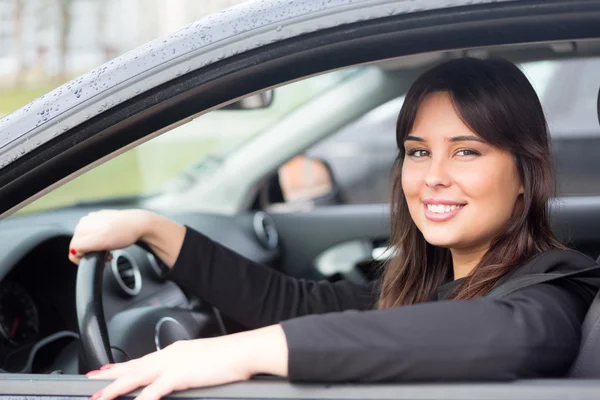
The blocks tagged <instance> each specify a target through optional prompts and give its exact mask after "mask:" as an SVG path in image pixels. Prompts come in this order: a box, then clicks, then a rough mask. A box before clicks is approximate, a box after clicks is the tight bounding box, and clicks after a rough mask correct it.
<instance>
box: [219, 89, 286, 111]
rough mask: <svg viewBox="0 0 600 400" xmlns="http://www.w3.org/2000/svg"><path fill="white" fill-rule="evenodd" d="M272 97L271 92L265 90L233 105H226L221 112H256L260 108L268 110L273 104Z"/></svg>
mask: <svg viewBox="0 0 600 400" xmlns="http://www.w3.org/2000/svg"><path fill="white" fill-rule="evenodd" d="M274 97H275V94H274V91H273V90H266V91H264V92H261V93H258V94H253V95H251V96H248V97H244V98H243V99H241V100H239V101H236V102H235V103H231V104H228V105H226V106H224V107H222V108H221V110H258V109H261V108H268V107H270V106H271V104H273V99H274Z"/></svg>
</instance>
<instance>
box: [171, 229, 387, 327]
mask: <svg viewBox="0 0 600 400" xmlns="http://www.w3.org/2000/svg"><path fill="white" fill-rule="evenodd" d="M167 277H168V278H169V279H170V280H172V281H174V282H175V283H177V284H178V285H180V286H181V287H182V288H184V289H185V290H188V291H190V292H191V293H194V294H196V295H197V296H199V297H200V298H202V299H204V300H206V301H207V302H209V303H210V304H212V305H213V306H215V307H216V308H218V309H219V310H220V311H221V312H222V313H224V314H225V315H227V316H229V317H230V318H232V319H234V320H236V321H237V322H239V323H240V324H242V325H244V326H246V327H248V328H259V327H263V326H268V325H272V324H276V323H279V322H281V321H283V320H287V319H290V318H296V317H300V316H304V315H308V314H319V313H329V312H337V311H344V310H352V309H356V310H367V309H372V308H373V302H374V300H373V299H374V298H375V295H374V293H373V291H374V285H373V284H369V285H364V286H361V285H357V284H353V283H351V282H347V281H340V282H336V283H330V282H327V281H322V282H315V281H305V280H301V279H296V278H291V277H288V276H285V275H284V274H282V273H279V272H277V271H274V270H272V269H270V268H267V267H265V266H263V265H260V264H257V263H255V262H253V261H250V260H247V259H245V258H244V257H242V256H241V255H239V254H237V253H235V252H234V251H232V250H229V249H227V248H226V247H224V246H221V245H220V244H218V243H216V242H213V241H212V240H210V239H209V238H208V237H206V236H204V235H202V234H201V233H199V232H197V231H195V230H193V229H191V228H189V227H187V230H186V234H185V238H184V241H183V245H182V248H181V251H180V253H179V256H178V258H177V261H176V262H175V265H174V266H173V269H172V270H171V272H170V273H169V274H168V276H167Z"/></svg>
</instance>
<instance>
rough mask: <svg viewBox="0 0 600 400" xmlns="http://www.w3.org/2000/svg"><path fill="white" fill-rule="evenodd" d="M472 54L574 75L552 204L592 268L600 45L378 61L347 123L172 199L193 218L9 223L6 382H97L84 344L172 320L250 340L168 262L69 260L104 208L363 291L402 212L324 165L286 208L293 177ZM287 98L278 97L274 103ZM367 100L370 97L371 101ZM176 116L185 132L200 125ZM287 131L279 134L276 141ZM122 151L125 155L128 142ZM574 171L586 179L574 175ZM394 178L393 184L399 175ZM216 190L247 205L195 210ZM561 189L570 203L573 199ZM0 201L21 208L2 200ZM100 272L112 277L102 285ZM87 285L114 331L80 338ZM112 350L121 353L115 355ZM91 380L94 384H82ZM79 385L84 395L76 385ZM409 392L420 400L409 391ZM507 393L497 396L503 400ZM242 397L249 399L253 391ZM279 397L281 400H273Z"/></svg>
mask: <svg viewBox="0 0 600 400" xmlns="http://www.w3.org/2000/svg"><path fill="white" fill-rule="evenodd" d="M464 56H475V57H494V56H497V57H504V58H507V59H509V60H512V61H514V62H516V63H518V64H522V63H528V62H543V61H557V62H559V65H562V64H561V63H564V65H567V66H570V67H569V68H565V69H564V70H561V69H559V70H558V72H559V73H558V74H555V75H552V76H551V79H549V82H550V85H549V87H550V88H551V89H549V90H554V94H552V95H548V96H549V98H557V97H558V98H560V99H561V100H562V102H557V103H549V104H548V105H547V108H546V112H547V113H548V119H549V121H550V130H551V135H552V136H553V149H554V151H555V154H556V157H557V169H558V175H559V194H558V196H557V197H556V198H555V199H553V202H552V204H551V215H552V222H553V227H554V229H555V231H556V233H557V235H558V236H559V237H560V238H561V239H562V240H564V241H565V242H566V243H568V244H569V246H571V247H573V248H576V249H578V250H580V251H582V252H584V253H585V254H587V255H589V256H590V257H592V258H593V259H596V258H598V257H599V256H600V236H599V235H598V232H597V230H596V229H595V225H596V224H595V223H594V221H600V190H599V191H598V192H594V191H593V190H589V188H590V185H591V184H590V183H589V182H590V181H591V180H592V179H594V178H595V177H597V173H596V172H597V168H600V166H598V163H597V162H595V161H596V159H597V156H595V154H597V150H598V143H600V126H599V125H598V122H599V120H600V93H599V92H598V89H599V88H600V74H596V75H594V74H593V72H594V71H598V70H600V68H598V62H597V59H598V57H600V41H598V40H577V41H568V42H564V41H556V42H553V41H550V42H547V41H546V42H536V43H530V44H518V45H509V46H492V47H482V48H468V49H464V50H451V51H442V52H433V53H423V54H419V55H414V56H403V57H394V58H389V59H384V60H382V61H378V62H375V63H372V62H369V63H367V64H365V65H364V67H365V68H368V70H367V72H368V73H369V74H371V73H372V74H373V75H374V76H376V79H373V80H371V81H370V82H366V81H365V82H362V85H363V86H364V88H363V89H364V90H363V91H362V92H358V91H357V93H360V94H361V96H355V97H353V96H352V93H353V92H352V91H350V90H349V89H352V88H356V86H357V84H361V82H360V81H359V82H354V81H348V82H347V83H348V85H346V86H345V85H344V84H340V87H339V89H340V90H342V89H343V90H344V91H343V92H342V93H345V94H346V96H345V99H344V101H343V102H342V100H340V102H339V103H336V104H331V107H330V108H331V110H330V111H329V112H332V113H334V112H335V116H333V117H332V115H326V114H324V115H323V116H319V115H311V114H308V115H310V117H311V118H310V119H311V120H312V121H309V122H312V123H313V125H307V126H309V127H312V126H317V129H310V135H308V134H307V131H306V129H307V127H306V126H304V127H302V126H300V125H298V124H297V120H298V116H294V118H290V119H289V120H287V121H286V120H282V121H280V124H279V125H278V126H276V127H275V128H273V129H272V130H273V132H272V133H271V134H265V135H264V136H261V137H259V138H258V139H257V140H256V141H254V142H253V143H252V144H251V146H250V147H248V148H246V149H244V148H241V149H239V152H238V153H236V154H233V155H232V158H231V159H230V160H229V161H228V163H226V165H224V167H223V169H224V172H222V173H221V174H220V175H219V177H220V178H221V179H224V180H227V179H229V180H228V181H227V182H230V183H227V182H226V183H224V185H225V186H224V187H225V189H223V191H222V193H220V194H218V193H216V190H217V189H218V188H219V186H218V185H215V186H210V185H206V184H205V183H204V182H202V181H201V182H199V183H198V185H197V187H193V188H191V189H190V190H187V191H186V192H185V193H177V194H176V195H175V196H173V198H175V200H177V199H179V200H180V201H181V203H179V204H180V206H177V204H176V202H175V201H174V200H173V199H171V198H167V199H166V200H163V201H155V202H152V201H150V202H147V203H145V202H136V201H132V200H131V199H128V200H126V201H123V200H115V201H106V202H104V203H98V204H75V205H72V206H69V207H62V208H57V209H50V210H45V211H41V212H36V213H31V214H15V215H13V216H10V217H8V218H4V219H3V220H2V221H0V369H1V371H0V372H4V373H5V374H0V385H1V384H2V377H6V376H8V375H12V374H29V373H34V374H39V375H42V376H43V377H42V379H47V380H48V381H52V380H53V379H54V378H55V377H56V376H58V375H77V374H81V373H83V372H86V371H87V370H89V369H90V367H91V366H92V365H90V364H92V363H90V360H89V359H88V358H85V357H84V356H83V352H82V345H83V346H85V343H83V344H82V340H81V336H82V335H87V336H86V337H87V338H88V339H89V338H95V339H97V340H98V342H97V343H100V344H99V345H98V344H97V343H96V345H97V346H99V347H102V346H104V347H105V349H106V350H107V351H108V352H109V353H110V354H111V355H112V358H114V360H116V361H123V360H127V359H130V358H135V357H138V356H141V355H143V354H145V352H148V351H153V350H156V349H157V348H162V347H164V346H165V345H166V344H168V343H169V342H172V341H173V340H174V339H177V338H183V337H182V336H177V335H178V334H179V333H175V334H174V335H171V336H169V335H167V336H168V337H162V336H161V335H160V334H159V333H160V329H158V328H157V326H160V324H159V323H160V322H161V321H164V318H166V317H169V316H172V317H175V318H177V320H178V321H180V322H181V323H182V325H183V326H184V327H185V330H186V332H185V333H187V334H189V336H190V337H211V336H216V335H222V334H228V333H232V332H237V331H240V330H243V329H245V328H244V327H243V326H240V325H239V324H237V323H235V322H234V321H232V320H230V319H229V318H228V316H227V315H223V314H222V313H220V312H219V310H217V309H215V308H213V307H212V306H211V305H210V304H207V303H205V302H204V301H203V300H202V299H199V298H197V297H195V296H194V295H193V294H192V293H186V292H184V291H183V290H182V289H181V288H179V287H178V286H176V285H175V284H174V283H171V282H169V281H168V280H165V279H164V277H163V276H162V275H161V273H160V262H161V261H160V260H158V259H157V258H156V257H155V256H154V255H153V254H152V253H150V252H148V251H147V249H146V248H144V247H143V246H140V245H134V246H131V247H128V248H125V249H115V251H114V252H113V259H112V261H110V262H107V263H106V264H104V262H103V259H96V265H95V267H96V268H95V269H94V270H91V269H90V272H89V273H88V274H87V276H86V277H82V276H80V275H79V272H80V271H81V268H80V269H78V268H77V267H75V266H74V265H72V264H71V263H70V262H69V261H68V259H67V253H68V245H69V241H70V238H71V236H72V234H73V230H74V227H75V225H76V224H77V221H78V220H79V219H80V218H81V217H82V216H84V215H86V214H87V213H89V212H91V211H96V210H97V209H99V208H113V209H119V208H130V207H137V206H146V207H147V208H149V209H153V210H156V211H157V212H159V213H161V214H163V215H166V216H168V217H170V218H172V219H174V220H176V221H178V222H181V223H183V224H186V225H188V226H190V227H192V228H193V229H196V230H198V231H200V232H202V233H204V234H205V235H207V236H209V237H210V238H212V239H213V240H215V241H218V242H220V243H221V244H223V245H225V246H227V247H229V248H231V249H233V250H235V251H237V252H238V253H240V254H241V255H243V256H244V257H246V258H248V259H251V260H253V261H255V262H257V263H261V264H264V265H266V266H267V267H269V268H273V269H275V270H278V271H280V272H282V273H285V274H288V275H290V276H295V277H298V278H304V279H329V280H332V281H333V280H338V279H350V280H354V281H356V282H364V281H366V280H371V279H374V278H376V276H377V275H376V274H377V269H378V268H379V267H380V265H381V263H382V262H385V259H386V258H385V257H386V254H389V253H388V252H387V251H386V250H388V246H389V243H387V240H388V235H389V227H390V220H389V206H388V205H387V204H385V203H382V202H374V203H368V202H365V203H366V204H364V203H363V204H361V203H353V202H351V201H349V200H348V198H349V197H348V196H347V195H346V194H345V192H344V191H347V190H348V188H347V187H345V186H344V185H345V181H344V180H343V179H341V177H340V175H341V173H342V172H341V169H339V168H336V165H335V164H334V163H332V162H327V160H320V161H323V164H322V165H324V166H325V167H326V169H327V172H328V174H329V179H330V185H329V186H328V187H329V189H330V190H329V191H328V192H326V193H321V194H320V195H319V196H317V197H314V198H305V199H303V200H302V201H300V202H292V201H287V200H286V197H285V194H284V188H283V187H282V181H281V176H280V174H281V168H282V166H284V165H285V164H286V163H287V162H288V161H289V160H292V159H293V158H294V157H296V156H299V155H303V154H308V153H309V151H310V149H311V148H312V147H313V146H317V145H318V144H319V143H323V142H324V141H326V140H327V139H328V138H330V137H333V135H335V134H336V133H337V132H339V131H340V130H341V129H343V128H344V127H347V126H349V125H350V124H352V123H354V122H355V121H358V120H359V119H360V118H361V117H363V116H365V115H367V114H368V113H370V112H372V111H373V110H376V109H377V108H378V107H380V106H383V105H385V104H386V103H388V102H390V101H393V100H394V99H396V98H398V97H401V96H402V94H403V93H405V92H406V90H407V89H408V87H409V86H410V82H411V81H412V79H414V77H416V76H417V75H418V74H419V73H420V72H422V71H423V70H424V69H426V68H428V67H430V66H432V65H434V64H436V63H439V62H442V61H444V60H447V59H450V58H456V57H464ZM581 61H584V62H581ZM587 61H589V63H588V62H587ZM594 62H595V64H594ZM407 78H408V79H407ZM567 78H569V79H573V80H574V81H575V83H573V82H570V81H569V79H567ZM575 78H577V79H575ZM277 89H278V88H277V87H275V99H277ZM575 89H581V90H582V92H581V93H585V95H580V93H579V92H574V90H575ZM590 93H592V94H591V95H590ZM366 94H369V96H368V97H363V96H364V95H366ZM275 101H277V100H275ZM309 106H310V105H309ZM312 107H316V106H315V105H312ZM545 107H546V105H545ZM309 109H310V108H309ZM570 111H571V112H572V113H571V114H569V115H575V116H576V118H577V120H578V121H580V122H581V125H578V126H577V128H578V129H579V131H577V132H570V131H569V129H570V128H571V127H572V126H573V125H571V124H569V123H561V120H560V119H557V120H556V121H554V117H557V116H559V115H560V113H567V114H568V113H569V112H570ZM182 113H185V110H184V111H182ZM176 116H177V118H179V119H180V120H183V119H184V118H188V117H189V115H176ZM320 118H322V119H320ZM305 119H307V118H306V114H305ZM324 122H328V123H324ZM107 123H108V122H107ZM286 123H287V124H288V125H285V124H286ZM142 124H145V125H144V126H143V127H142V128H144V129H149V128H148V125H151V124H148V123H147V121H144V122H140V126H141V125H142ZM157 125H158V126H161V127H162V126H166V125H168V124H166V123H164V124H157ZM282 126H285V127H289V130H283V132H286V135H281V132H282V129H281V128H282ZM134 128H136V126H134ZM303 129H304V130H303ZM132 130H133V129H132ZM560 130H563V131H562V132H560ZM140 131H141V130H140ZM154 131H156V135H158V134H159V133H161V132H159V131H161V129H158V130H156V129H154ZM277 132H279V133H280V134H279V135H278V136H277V138H278V139H277V140H275V137H276V133H277ZM390 134H392V135H393V132H390ZM371 135H372V136H375V135H376V133H374V132H370V131H368V130H367V131H365V132H363V133H362V136H363V137H365V136H366V137H371ZM150 136H152V135H150ZM392 142H393V141H392ZM582 144H583V145H582ZM275 145H280V146H279V147H277V149H278V151H277V152H274V151H273V149H268V152H267V154H268V157H260V158H258V157H257V158H256V159H255V160H254V161H252V162H253V163H255V164H256V165H257V166H256V167H254V164H252V163H248V164H245V168H246V169H245V170H244V171H245V173H244V174H240V173H239V171H240V167H239V165H240V163H241V162H242V160H247V158H245V157H244V152H251V153H252V152H256V149H257V148H261V147H266V146H275ZM119 146H121V147H123V146H124V145H123V144H122V143H120V144H119ZM387 147H389V145H388V146H387ZM391 161H393V160H391ZM82 162H83V161H82ZM109 162H110V161H109ZM575 162H576V163H577V165H579V166H580V167H579V168H575V167H574V163H575ZM389 167H391V163H390V165H389ZM382 170H383V176H385V174H386V173H387V171H386V169H385V168H383V169H382ZM48 173H51V172H48ZM368 177H369V175H368V174H367V179H368ZM586 179H587V180H586ZM1 183H2V182H0V185H1ZM227 185H230V186H227ZM207 187H208V189H207ZM232 187H234V188H236V190H237V191H233V189H231V188H232ZM226 189H227V190H226ZM229 189H231V190H229ZM31 190H36V188H33V189H31ZM204 191H207V192H209V193H215V197H216V198H217V199H219V201H221V202H223V201H224V200H223V199H226V198H227V196H231V198H233V199H234V200H232V202H231V204H230V206H229V207H227V208H223V209H222V210H220V211H218V212H217V211H208V210H206V209H204V210H203V209H200V208H198V209H194V200H195V199H199V198H200V196H201V195H204ZM561 191H563V192H568V193H567V194H568V195H561ZM217 195H220V196H222V197H218V196H217ZM1 201H4V202H8V201H11V200H10V199H9V200H7V199H6V198H3V199H2V200H1ZM98 271H99V276H93V274H94V273H97V274H98ZM82 279H87V280H86V281H85V282H86V283H87V284H88V286H87V287H84V288H83V289H82V290H85V291H86V293H87V295H88V299H91V297H92V294H98V293H100V294H101V299H102V301H101V303H100V304H93V302H90V303H88V304H87V305H86V306H89V307H92V308H94V312H95V315H94V317H95V318H96V320H92V321H89V320H88V322H90V325H89V326H92V325H93V323H94V322H96V323H97V320H98V318H101V319H103V320H104V321H106V325H107V331H106V332H96V331H94V332H95V333H94V332H92V331H93V329H90V331H89V332H88V331H87V330H84V331H82V330H81V321H82V318H84V317H85V316H84V317H82V315H81V313H80V312H79V311H78V307H77V304H76V303H77V301H78V297H79V296H80V295H81V293H80V292H79V290H80V289H81V288H80V280H82ZM98 282H102V284H101V286H98V285H96V286H94V284H97V283H98ZM76 287H77V291H76ZM92 292H93V293H92ZM98 312H101V314H102V315H98ZM599 320H600V300H599V299H598V298H597V299H596V301H595V303H594V306H593V307H592V309H591V310H590V312H589V315H588V317H587V319H586V322H585V323H584V339H583V342H582V343H583V346H582V350H581V354H580V358H579V359H578V360H577V361H576V364H575V367H574V369H573V376H572V377H574V378H579V377H588V376H593V377H598V371H600V357H597V352H594V351H591V350H590V349H595V348H597V347H598V346H600V343H598V341H599V340H600V337H598V335H597V334H596V329H597V325H598V322H599ZM132 322H133V323H132ZM90 332H92V333H90ZM94 334H98V335H99V336H93V335H94ZM107 339H109V341H110V347H108V348H107V347H106V345H107V343H108V341H107ZM163 339H164V341H165V342H164V343H163ZM95 361H102V360H99V359H97V360H95ZM19 379H20V380H19ZM19 379H17V380H15V381H14V382H16V383H17V384H19V385H22V386H24V385H27V384H28V381H27V378H26V377H23V378H19ZM84 380H85V378H83V377H82V380H81V382H83V381H84ZM14 382H13V383H14ZM73 385H74V387H75V386H77V383H73ZM255 389H256V392H253V395H252V396H253V397H255V398H260V397H261V393H267V392H266V391H267V388H266V386H265V387H263V386H261V382H258V383H257V385H255ZM263 389H264V390H263ZM270 389H273V387H272V386H271V387H270ZM218 390H219V389H218V388H217V389H216V391H215V392H213V393H214V397H215V398H216V397H220V396H219V392H218ZM261 390H263V391H262V392H261ZM277 390H278V392H277V393H278V395H279V396H280V397H281V398H285V397H287V396H293V390H294V389H293V388H290V387H288V386H282V387H278V388H277ZM361 390H362V389H360V388H354V387H349V388H346V389H344V388H342V389H341V390H340V391H339V392H336V393H335V396H337V397H338V398H342V397H345V396H349V398H361V396H362V398H372V397H373V396H372V395H369V392H368V391H367V392H365V390H369V389H368V388H366V389H364V390H363V391H362V392H361ZM407 390H409V391H408V392H407V393H409V394H410V389H407ZM501 390H502V388H501V387H500V386H498V393H500V392H501ZM548 390H552V388H549V389H548ZM57 393H58V392H57ZM231 393H232V392H230V394H229V397H232V394H231ZM546 393H547V392H546ZM237 394H238V395H239V396H244V393H243V392H238V393H237ZM407 395H408V394H407ZM246 396H247V395H246ZM265 396H266V394H265ZM272 396H273V393H271V394H270V395H269V396H268V397H272ZM331 396H332V394H331V393H329V394H327V393H321V395H320V396H318V397H315V398H330V397H331ZM389 396H391V394H389V393H388V394H387V395H386V394H384V393H383V394H381V396H378V398H390V397H389Z"/></svg>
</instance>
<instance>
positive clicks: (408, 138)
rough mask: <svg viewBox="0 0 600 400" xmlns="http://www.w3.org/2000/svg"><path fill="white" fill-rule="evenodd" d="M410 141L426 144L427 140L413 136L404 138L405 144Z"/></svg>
mask: <svg viewBox="0 0 600 400" xmlns="http://www.w3.org/2000/svg"><path fill="white" fill-rule="evenodd" d="M409 140H413V141H415V142H424V141H425V139H423V138H420V137H417V136H411V135H408V136H407V137H405V138H404V141H405V142H408V141H409Z"/></svg>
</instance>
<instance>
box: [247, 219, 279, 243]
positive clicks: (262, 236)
mask: <svg viewBox="0 0 600 400" xmlns="http://www.w3.org/2000/svg"><path fill="white" fill-rule="evenodd" d="M253 222H254V233H255V234H256V237H257V238H258V241H259V242H260V244H262V245H263V246H264V247H265V248H267V249H274V248H276V247H277V245H278V244H279V235H278V234H277V229H276V228H275V222H274V221H273V219H272V218H271V217H270V216H269V214H267V213H265V212H263V211H259V212H257V213H256V214H254V221H253Z"/></svg>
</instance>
